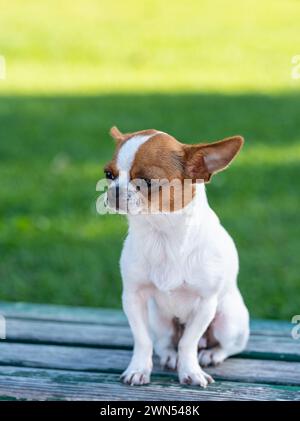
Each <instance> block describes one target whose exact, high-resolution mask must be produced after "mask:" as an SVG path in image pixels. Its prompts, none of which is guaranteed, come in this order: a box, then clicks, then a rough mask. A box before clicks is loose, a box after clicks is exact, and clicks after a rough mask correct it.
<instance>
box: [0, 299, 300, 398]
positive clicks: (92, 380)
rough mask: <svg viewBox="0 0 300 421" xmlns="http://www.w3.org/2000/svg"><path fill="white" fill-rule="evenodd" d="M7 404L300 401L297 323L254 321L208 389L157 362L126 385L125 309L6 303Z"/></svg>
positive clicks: (2, 358) (3, 388)
mask: <svg viewBox="0 0 300 421" xmlns="http://www.w3.org/2000/svg"><path fill="white" fill-rule="evenodd" d="M0 314H1V315H3V316H5V319H6V339H5V340H0V399H1V400H11V399H22V400H23V399H25V400H46V399H51V400H65V399H68V400H196V401H200V400H300V340H298V341H297V340H295V339H292V336H291V329H292V327H293V325H292V324H290V323H288V322H278V321H276V322H275V321H264V320H262V321H258V320H253V321H252V323H251V339H250V341H249V344H248V346H247V349H246V350H245V352H243V353H242V354H241V355H238V356H235V357H233V358H230V359H228V360H227V361H226V362H225V363H223V364H222V365H220V366H219V367H214V368H209V369H207V371H208V372H209V373H210V374H211V375H212V376H213V377H214V378H215V380H216V383H214V384H212V385H210V386H209V387H208V388H207V389H201V388H198V387H193V386H181V385H180V384H179V383H178V381H177V376H176V373H173V372H168V371H164V370H162V369H161V368H160V367H159V365H158V364H157V361H156V362H155V364H154V370H153V374H152V382H151V384H150V385H147V386H139V387H130V386H127V385H123V384H121V383H120V382H119V375H120V373H121V372H122V371H123V370H124V369H125V368H126V366H127V364H128V362H129V359H130V356H131V348H132V337H131V333H130V330H129V327H128V324H127V321H126V318H125V316H124V315H123V313H122V312H121V311H118V310H106V309H91V308H72V307H65V306H54V305H36V304H24V303H16V304H11V303H0Z"/></svg>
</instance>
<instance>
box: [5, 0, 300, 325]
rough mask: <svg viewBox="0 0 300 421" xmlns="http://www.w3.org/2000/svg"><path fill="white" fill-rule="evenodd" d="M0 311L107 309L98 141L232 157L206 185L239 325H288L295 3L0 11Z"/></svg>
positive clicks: (194, 0)
mask: <svg viewBox="0 0 300 421" xmlns="http://www.w3.org/2000/svg"><path fill="white" fill-rule="evenodd" d="M0 6H2V7H1V14H0V28H1V33H0V55H3V56H4V57H5V59H6V67H7V69H6V72H7V77H6V79H5V80H0V179H1V187H0V279H1V283H0V300H12V301H21V300H24V301H31V302H48V303H50V302H51V303H61V304H72V305H91V306H107V307H119V306H120V294H121V281H120V274H119V266H118V260H119V255H120V251H121V247H122V242H123V240H124V238H125V235H126V221H125V220H124V219H122V217H119V216H99V215H97V214H96V211H95V201H96V198H97V195H98V193H97V192H96V191H95V186H96V182H97V180H98V179H99V178H101V177H102V166H103V164H104V163H105V162H106V161H107V160H108V159H109V158H110V157H111V154H112V152H113V142H112V141H110V139H109V136H108V134H107V133H108V130H109V128H110V126H112V125H113V124H117V125H118V126H119V127H120V128H121V129H122V130H124V131H131V130H139V129H144V128H150V127H155V128H157V129H160V130H164V131H167V132H170V133H171V134H173V135H174V136H175V137H177V138H178V139H179V140H182V141H185V142H197V141H198V142H199V141H202V140H209V141H211V140H217V139H221V138H223V137H226V136H230V135H233V134H242V135H244V136H245V138H246V146H245V148H244V150H243V152H242V154H241V155H240V156H239V158H238V160H237V161H236V162H235V163H234V165H232V167H231V168H230V169H229V170H228V171H226V172H224V173H222V174H219V175H218V176H216V177H214V179H213V182H212V183H211V184H210V185H209V186H208V188H207V190H208V196H209V200H210V203H211V205H212V206H213V208H214V209H215V210H216V211H217V213H218V215H219V216H220V217H221V220H222V222H223V224H224V225H225V227H226V228H227V229H228V230H229V232H230V233H231V234H232V236H233V237H234V239H235V240H236V243H237V246H238V249H239V253H240V260H241V271H240V278H239V284H240V288H241V290H242V292H243V295H244V296H245V299H246V302H247V305H248V306H249V308H250V311H251V314H252V316H259V317H271V318H285V319H288V320H290V318H291V317H292V315H294V314H298V313H299V298H298V295H299V287H300V281H299V278H300V274H299V263H298V262H299V253H300V225H299V177H300V119H299V117H300V115H299V114H300V96H299V93H300V80H293V79H292V78H291V68H292V65H291V58H292V56H294V55H296V54H299V53H300V50H299V48H300V43H299V41H300V31H299V16H300V2H299V1H297V0H265V1H264V2H259V1H253V0H244V1H238V0H229V1H226V2H224V1H221V0H214V1H206V0H201V1H200V0H189V1H187V2H182V1H179V0H173V1H171V0H166V1H159V0H157V1H156V0H146V1H143V2H139V1H137V0H127V1H121V0H113V1H107V0H105V1H103V0H75V1H69V0H60V1H57V0H52V1H49V0H48V1H43V2H40V1H38V0H27V1H26V3H24V2H23V1H21V0H14V2H11V3H7V2H3V1H0Z"/></svg>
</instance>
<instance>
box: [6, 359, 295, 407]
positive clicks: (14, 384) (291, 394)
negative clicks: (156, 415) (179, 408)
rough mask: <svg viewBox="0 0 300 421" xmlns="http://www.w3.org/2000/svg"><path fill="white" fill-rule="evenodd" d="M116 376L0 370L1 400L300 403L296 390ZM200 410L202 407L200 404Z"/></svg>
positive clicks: (253, 385)
mask: <svg viewBox="0 0 300 421" xmlns="http://www.w3.org/2000/svg"><path fill="white" fill-rule="evenodd" d="M118 377H119V376H118V375H116V374H105V373H86V372H72V371H66V370H44V369H26V368H16V367H0V397H2V399H3V398H6V399H8V398H15V399H26V400H46V399H51V400H53V399H54V400H100V401H107V400H109V401H116V400H152V401H155V400H183V401H184V400H187V401H211V400H222V401H226V400H239V401H240V400H256V401H257V400H258V401H259V400H272V401H274V400H289V401H293V400H294V401H299V400H300V392H299V388H298V387H284V386H281V387H278V386H277V387H272V386H268V385H257V384H256V385H255V384H245V383H233V382H217V383H214V384H212V385H210V386H209V387H208V388H207V389H201V388H198V387H195V386H181V385H179V384H178V383H177V382H176V381H175V380H173V379H166V378H164V377H161V376H159V375H156V376H153V378H152V382H151V384H150V385H147V386H139V387H130V386H126V385H123V384H121V383H120V382H119V380H118ZM200 408H201V404H200Z"/></svg>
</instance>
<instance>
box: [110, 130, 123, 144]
mask: <svg viewBox="0 0 300 421" xmlns="http://www.w3.org/2000/svg"><path fill="white" fill-rule="evenodd" d="M109 134H110V135H111V137H112V138H113V139H115V141H116V142H117V143H119V142H122V141H123V140H124V134H123V133H121V132H120V130H119V129H118V127H117V126H113V127H112V128H111V129H110V131H109Z"/></svg>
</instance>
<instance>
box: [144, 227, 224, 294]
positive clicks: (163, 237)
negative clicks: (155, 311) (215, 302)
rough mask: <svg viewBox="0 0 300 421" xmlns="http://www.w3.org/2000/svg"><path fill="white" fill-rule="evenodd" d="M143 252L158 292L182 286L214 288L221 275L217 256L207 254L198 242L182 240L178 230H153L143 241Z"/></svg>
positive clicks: (150, 277)
mask: <svg viewBox="0 0 300 421" xmlns="http://www.w3.org/2000/svg"><path fill="white" fill-rule="evenodd" d="M144 253H145V257H146V259H147V265H148V276H149V280H150V282H152V283H153V284H154V285H155V287H156V288H157V289H158V290H159V291H166V292H167V291H171V290H175V289H178V288H181V287H183V286H191V287H193V288H195V287H196V288H198V290H199V291H200V290H202V289H203V288H211V287H212V286H213V285H214V284H215V283H216V282H217V281H218V280H219V278H220V272H219V268H220V264H219V263H220V262H218V256H217V255H215V256H214V255H213V253H211V252H209V253H208V252H207V249H206V248H205V247H201V243H199V242H196V241H195V242H191V241H189V242H186V241H184V240H181V239H180V238H179V237H178V236H177V235H176V231H174V233H172V232H171V233H168V234H165V233H161V232H152V233H151V235H150V236H149V237H148V240H147V241H146V242H145V243H144ZM202 287H203V288H202ZM181 292H182V291H181ZM180 296H181V295H180ZM173 298H174V297H173Z"/></svg>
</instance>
